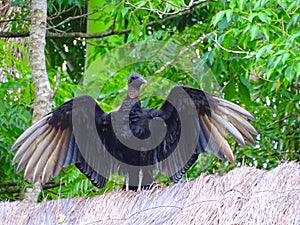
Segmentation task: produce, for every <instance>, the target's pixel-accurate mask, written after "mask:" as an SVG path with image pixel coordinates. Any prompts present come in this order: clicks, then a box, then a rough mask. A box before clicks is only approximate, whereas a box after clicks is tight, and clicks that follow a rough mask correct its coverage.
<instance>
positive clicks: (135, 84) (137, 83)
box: [128, 73, 147, 98]
mask: <svg viewBox="0 0 300 225" xmlns="http://www.w3.org/2000/svg"><path fill="white" fill-rule="evenodd" d="M146 83H147V81H146V80H145V79H144V78H143V77H142V75H140V74H137V73H133V74H131V75H130V77H129V79H128V96H129V97H130V98H137V97H139V95H140V87H141V85H142V84H146Z"/></svg>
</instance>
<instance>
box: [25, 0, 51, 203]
mask: <svg viewBox="0 0 300 225" xmlns="http://www.w3.org/2000/svg"><path fill="white" fill-rule="evenodd" d="M46 23H47V1H46V0H33V1H31V26H30V36H29V63H30V68H31V74H32V80H33V83H34V105H33V116H32V122H33V123H34V122H35V121H37V120H38V119H40V118H41V117H42V116H44V115H46V114H47V113H48V112H49V111H51V107H52V98H53V92H52V90H51V87H50V83H49V79H48V75H47V71H46V62H45V51H44V50H45V45H46V40H45V37H46ZM40 191H41V184H40V183H39V182H38V183H36V184H34V186H33V189H29V190H26V192H25V193H24V200H26V201H30V202H36V201H37V198H38V196H39V193H40Z"/></svg>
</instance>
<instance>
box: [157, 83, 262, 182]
mask: <svg viewBox="0 0 300 225" xmlns="http://www.w3.org/2000/svg"><path fill="white" fill-rule="evenodd" d="M182 90H184V91H185V94H184V93H183V92H182ZM187 98H188V99H187ZM189 100H192V102H193V103H194V106H191V105H189V106H187V104H189ZM169 101H171V102H169ZM176 106H177V107H178V106H179V108H176ZM189 107H195V108H196V110H197V113H198V123H199V127H198V132H199V138H198V144H197V146H196V149H195V154H199V153H201V152H213V153H214V154H215V155H216V156H217V157H219V158H220V159H223V158H224V157H226V158H227V159H228V160H229V161H230V162H232V163H233V162H234V155H233V152H232V150H231V148H230V146H229V144H228V142H227V140H226V136H227V132H228V133H229V134H231V135H232V136H233V137H234V139H235V140H236V141H237V142H238V143H239V144H241V145H245V140H247V141H248V142H249V143H250V144H252V145H254V144H255V141H254V139H253V137H252V135H256V134H257V131H256V130H255V128H254V127H253V126H252V125H251V124H250V123H249V122H248V120H255V118H254V117H253V116H252V115H251V113H249V112H248V111H247V110H245V109H243V108H241V107H240V106H238V105H236V104H234V103H231V102H229V101H227V100H224V99H221V98H217V97H215V96H211V95H209V94H208V93H206V92H204V91H201V90H199V89H194V88H189V87H184V86H179V87H175V88H173V89H172V91H171V92H170V94H169V96H168V97H167V100H166V102H165V103H164V104H163V105H162V107H161V108H160V109H159V110H156V111H155V112H154V113H153V116H154V117H155V116H157V117H160V118H162V119H164V120H165V121H166V124H167V126H169V127H168V130H169V131H170V132H168V133H167V135H166V138H165V142H166V143H165V144H164V147H163V148H162V147H158V148H157V151H158V153H157V154H156V155H158V156H161V154H160V153H159V152H163V151H164V152H166V153H165V155H169V154H168V153H170V152H173V151H174V149H175V148H176V144H177V142H176V141H174V142H172V141H170V140H173V137H172V135H173V134H174V133H175V134H177V133H180V129H181V126H176V124H178V122H177V121H178V119H180V118H179V116H178V115H176V113H175V112H176V111H178V110H179V111H180V110H184V109H188V108H189ZM191 119H192V120H194V118H191ZM180 123H185V121H180ZM174 129H178V131H175V130H174ZM176 138H181V136H180V137H178V136H176ZM182 151H185V150H184V149H183V150H182ZM183 154H184V152H183ZM158 158H159V157H158ZM195 158H196V157H195V156H194V155H191V157H190V159H189V160H187V162H186V164H185V166H183V167H181V168H178V171H177V172H175V173H174V174H173V175H171V176H169V178H170V180H172V181H175V182H177V181H178V180H179V179H180V178H181V177H182V176H183V175H184V173H185V172H186V171H187V170H188V168H190V167H191V166H192V164H193V163H194V162H195V161H196V160H195ZM160 160H162V159H161V158H159V159H158V160H156V162H158V163H159V162H160ZM178 160H179V161H180V159H174V160H173V162H174V163H177V161H178ZM165 167H166V168H163V169H165V170H166V171H170V170H171V171H172V170H173V171H174V167H176V165H174V164H173V165H169V164H165Z"/></svg>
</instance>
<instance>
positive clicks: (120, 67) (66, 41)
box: [0, 0, 300, 200]
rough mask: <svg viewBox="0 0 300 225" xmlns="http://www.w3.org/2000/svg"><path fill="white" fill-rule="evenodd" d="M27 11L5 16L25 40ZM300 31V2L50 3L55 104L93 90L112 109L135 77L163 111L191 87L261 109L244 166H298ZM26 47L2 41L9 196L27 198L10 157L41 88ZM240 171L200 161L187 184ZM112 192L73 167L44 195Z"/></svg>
mask: <svg viewBox="0 0 300 225" xmlns="http://www.w3.org/2000/svg"><path fill="white" fill-rule="evenodd" d="M26 5H27V3H26V1H22V0H16V1H14V2H13V3H12V5H11V7H12V8H13V7H18V6H22V8H21V10H18V11H15V12H14V13H11V14H8V15H6V16H3V17H2V18H1V20H2V21H4V20H6V21H10V22H9V25H10V30H9V31H10V32H12V33H14V32H19V33H23V34H25V36H26V32H28V31H29V30H28V29H29V24H30V18H29V9H28V8H26ZM87 18H89V20H87ZM299 26H300V0H296V1H295V0H287V1H284V2H281V1H275V0H271V1H266V0H259V1H254V0H251V1H244V0H232V1H217V2H214V1H191V2H190V3H189V2H188V1H183V0H172V1H160V2H151V1H136V0H135V1H130V2H128V1H96V0H95V1H89V6H87V5H86V2H85V1H80V0H68V1H66V0H58V1H56V0H51V1H49V2H48V33H47V46H46V56H47V69H48V75H49V79H50V82H51V84H52V87H53V88H54V87H55V86H56V85H57V84H59V86H58V88H57V92H56V94H55V96H54V102H53V106H54V107H56V106H58V105H60V104H61V103H63V102H64V101H66V100H67V99H70V98H72V97H73V96H75V95H77V94H80V93H83V92H84V93H89V94H91V95H93V96H94V97H95V98H97V99H98V102H99V104H100V105H101V107H102V108H103V109H105V110H107V111H109V110H112V109H113V108H115V107H116V106H118V104H119V103H120V101H121V100H122V98H123V96H124V95H125V94H126V89H125V88H124V87H125V86H126V80H127V77H128V74H130V73H131V72H132V71H136V72H139V73H141V74H143V76H144V77H145V78H146V79H148V80H149V81H150V82H149V83H150V84H149V85H148V86H147V87H146V88H145V90H144V91H143V94H142V100H143V104H144V106H145V107H159V106H160V104H161V102H162V101H163V98H164V97H165V96H166V95H167V93H168V91H169V90H170V88H171V87H172V85H178V84H184V85H189V86H193V87H198V88H199V87H201V88H204V89H205V90H207V91H209V92H211V93H214V94H216V95H219V96H222V95H223V96H224V97H225V98H226V99H228V100H230V101H233V102H236V103H238V104H240V105H242V106H243V107H244V108H246V109H247V110H249V111H250V112H253V114H254V116H255V117H256V118H257V120H256V122H254V123H253V124H254V126H255V127H256V128H257V130H258V131H259V133H260V134H259V135H258V136H257V138H256V140H257V145H256V146H255V147H251V146H249V145H247V146H245V147H240V146H239V145H237V144H236V143H235V142H231V146H232V148H233V149H234V154H235V156H236V161H237V165H241V164H246V165H251V166H255V167H257V168H263V169H271V168H274V167H276V166H277V165H278V164H280V163H281V162H284V161H291V160H299V158H300V146H299V140H300V132H299V125H300V123H299V112H300V105H299V102H300V93H299V92H300V90H299V86H300V85H299V71H300V54H299V52H300V31H299ZM1 34H2V35H3V33H1ZM86 34H87V35H86ZM0 36H1V35H0ZM87 46H88V47H87ZM16 51H18V52H21V53H22V55H23V57H21V58H20V57H17V56H16V54H15V52H16ZM27 51H28V50H27V47H26V38H24V39H22V42H21V43H19V44H18V43H15V42H14V39H9V38H7V39H5V40H4V39H2V40H0V58H1V61H0V67H1V68H2V69H1V75H0V79H1V83H0V87H1V88H0V98H1V99H2V101H0V116H1V117H0V134H1V135H0V190H1V192H0V198H1V199H2V200H5V199H10V200H13V199H16V198H19V194H20V192H21V191H22V189H23V188H24V187H25V186H28V185H30V184H29V183H28V182H26V181H24V180H23V178H22V173H21V174H18V175H16V174H15V168H16V166H11V161H12V158H13V155H14V152H11V151H10V146H11V145H12V143H13V142H14V140H15V139H16V138H17V137H18V135H20V134H21V133H22V132H23V131H24V130H25V129H26V128H27V127H28V126H29V125H30V124H31V114H32V102H33V99H34V92H33V85H32V82H31V75H30V68H29V66H28V59H27V57H26V55H27ZM85 54H86V57H85ZM59 67H61V68H62V72H61V73H59V72H58V71H59V69H58V68H59ZM12 70H13V71H14V72H13V73H12ZM58 75H60V79H59V81H58ZM95 75H96V76H95ZM222 93H223V94H222ZM235 166H236V165H232V164H230V163H228V162H227V161H226V160H224V161H220V160H219V159H217V158H216V157H214V156H213V155H209V154H207V155H201V157H199V160H198V163H197V165H195V166H194V167H193V168H192V169H191V170H190V171H189V173H188V178H189V179H193V178H195V177H197V176H198V175H199V174H200V173H203V172H208V173H224V172H226V171H228V170H230V169H231V168H233V167H235ZM115 179H119V178H115ZM159 179H160V181H161V182H165V180H166V179H165V178H164V177H161V178H159ZM113 188H119V186H116V183H115V182H113V181H111V182H109V183H108V185H107V187H106V188H104V189H103V190H97V189H96V188H94V187H93V186H92V185H91V183H90V182H89V181H88V180H87V179H86V178H85V176H84V175H82V174H81V173H80V172H79V171H78V170H77V169H75V168H72V167H71V168H67V169H65V170H64V171H63V172H61V174H60V176H59V177H58V178H55V179H52V180H51V182H49V183H48V184H46V185H45V186H44V191H43V192H42V195H41V196H40V197H41V199H42V198H44V197H47V198H49V199H55V198H57V197H58V196H60V197H72V196H78V195H84V196H88V195H92V194H95V193H103V192H105V191H107V190H110V189H113Z"/></svg>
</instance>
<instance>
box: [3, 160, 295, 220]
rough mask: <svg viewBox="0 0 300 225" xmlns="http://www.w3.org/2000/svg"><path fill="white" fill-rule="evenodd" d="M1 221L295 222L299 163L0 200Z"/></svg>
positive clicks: (242, 168)
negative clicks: (133, 188) (33, 199)
mask: <svg viewBox="0 0 300 225" xmlns="http://www.w3.org/2000/svg"><path fill="white" fill-rule="evenodd" d="M0 221H1V224H122V225H123V224H185V225H187V224H205V225H206V224H295V225H299V224H300V165H299V164H298V163H287V164H282V165H280V166H278V167H277V168H275V169H273V170H271V171H265V170H258V169H255V168H252V167H241V168H236V169H234V170H232V171H231V172H229V173H227V174H225V175H223V176H217V175H202V176H200V177H198V178H197V179H196V180H195V181H190V182H185V183H182V184H176V185H172V186H170V187H166V188H161V189H155V190H150V191H142V192H140V193H135V192H125V191H118V192H110V193H106V194H103V195H101V196H96V197H93V198H88V199H85V198H74V199H60V200H56V201H46V202H42V203H38V204H35V203H24V202H2V203H0Z"/></svg>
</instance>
